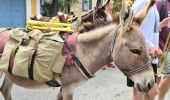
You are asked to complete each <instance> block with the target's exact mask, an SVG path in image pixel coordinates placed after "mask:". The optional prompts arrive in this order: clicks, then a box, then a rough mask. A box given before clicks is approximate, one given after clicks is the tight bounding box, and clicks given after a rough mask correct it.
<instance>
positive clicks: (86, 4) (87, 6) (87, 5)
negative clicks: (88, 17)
mask: <svg viewBox="0 0 170 100" xmlns="http://www.w3.org/2000/svg"><path fill="white" fill-rule="evenodd" d="M82 7H83V11H89V10H91V8H92V0H83V6H82Z"/></svg>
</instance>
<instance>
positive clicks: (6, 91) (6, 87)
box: [0, 76, 13, 100]
mask: <svg viewBox="0 0 170 100" xmlns="http://www.w3.org/2000/svg"><path fill="white" fill-rule="evenodd" d="M12 86H13V83H12V81H10V80H9V79H8V78H7V77H6V76H5V78H4V80H3V83H2V86H1V88H0V91H1V93H2V95H3V96H4V99H5V100H12V98H11V90H12Z"/></svg>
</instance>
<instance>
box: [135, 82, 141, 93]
mask: <svg viewBox="0 0 170 100" xmlns="http://www.w3.org/2000/svg"><path fill="white" fill-rule="evenodd" d="M136 86H137V88H138V90H139V92H141V91H142V90H141V88H140V85H139V83H137V84H136Z"/></svg>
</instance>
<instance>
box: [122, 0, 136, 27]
mask: <svg viewBox="0 0 170 100" xmlns="http://www.w3.org/2000/svg"><path fill="white" fill-rule="evenodd" d="M119 19H120V24H121V26H122V27H123V28H124V29H126V28H128V27H129V25H130V24H131V23H132V21H133V11H132V9H131V8H130V7H129V6H127V5H126V4H125V1H124V0H122V8H121V11H120V15H119Z"/></svg>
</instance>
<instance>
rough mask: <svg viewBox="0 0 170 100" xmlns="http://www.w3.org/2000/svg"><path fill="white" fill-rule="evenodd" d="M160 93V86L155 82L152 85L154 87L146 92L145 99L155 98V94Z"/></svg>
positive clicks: (151, 99) (152, 99)
mask: <svg viewBox="0 0 170 100" xmlns="http://www.w3.org/2000/svg"><path fill="white" fill-rule="evenodd" d="M157 94H158V86H157V84H156V83H155V85H154V86H153V87H152V89H151V90H150V91H149V92H148V93H145V94H144V97H143V98H144V99H143V100H154V98H155V96H156V95H157Z"/></svg>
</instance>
